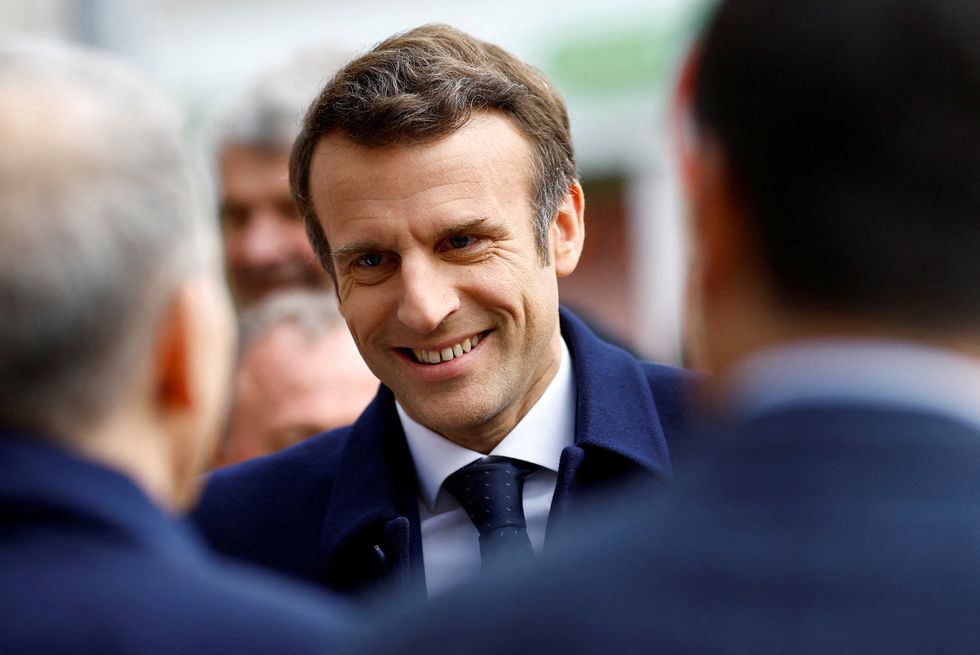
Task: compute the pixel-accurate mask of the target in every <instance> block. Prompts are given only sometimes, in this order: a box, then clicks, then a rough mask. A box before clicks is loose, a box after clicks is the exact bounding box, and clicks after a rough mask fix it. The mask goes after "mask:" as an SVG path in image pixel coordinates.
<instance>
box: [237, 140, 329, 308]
mask: <svg viewBox="0 0 980 655" xmlns="http://www.w3.org/2000/svg"><path fill="white" fill-rule="evenodd" d="M288 164H289V150H288V149H284V150H281V151H270V150H265V149H261V148H250V147H246V146H239V145H230V146H227V147H226V148H225V149H224V150H223V151H222V154H221V207H220V213H221V226H222V234H223V238H224V245H225V258H226V265H227V270H228V277H229V281H230V282H231V285H232V289H233V291H234V295H235V299H236V302H237V303H238V305H239V307H246V306H248V305H251V304H253V303H254V302H256V301H257V300H260V299H262V298H263V297H265V296H267V295H268V294H269V293H271V292H274V291H278V290H282V289H291V288H309V289H326V288H329V287H330V282H329V278H328V277H327V275H326V273H325V272H324V271H323V270H322V268H321V267H320V265H319V263H318V262H317V259H316V256H315V255H314V254H313V250H312V249H311V247H310V244H309V241H308V240H307V238H306V230H305V228H304V227H303V219H302V218H301V217H300V215H299V213H298V212H297V210H296V205H295V203H294V202H293V197H292V195H291V194H290V191H289V179H288Z"/></svg>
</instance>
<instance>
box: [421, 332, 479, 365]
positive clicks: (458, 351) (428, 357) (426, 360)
mask: <svg viewBox="0 0 980 655" xmlns="http://www.w3.org/2000/svg"><path fill="white" fill-rule="evenodd" d="M478 343H480V337H479V335H473V336H472V337H470V338H468V339H463V341H462V342H461V343H457V344H455V345H453V346H450V347H449V348H443V349H442V350H412V353H414V354H415V359H416V360H418V361H419V362H422V363H423V364H439V363H441V362H448V361H450V360H452V359H454V358H456V357H462V356H463V355H464V354H466V353H468V352H469V351H471V350H473V349H474V348H476V344H478Z"/></svg>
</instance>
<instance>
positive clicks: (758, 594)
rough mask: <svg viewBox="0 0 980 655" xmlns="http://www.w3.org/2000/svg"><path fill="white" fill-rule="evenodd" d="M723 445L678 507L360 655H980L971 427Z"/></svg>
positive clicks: (724, 440)
mask: <svg viewBox="0 0 980 655" xmlns="http://www.w3.org/2000/svg"><path fill="white" fill-rule="evenodd" d="M712 438H713V440H714V443H713V444H712V452H711V454H710V455H709V456H707V458H706V460H705V462H704V463H703V467H702V468H700V469H699V470H698V471H697V472H691V471H689V472H688V473H689V474H688V475H686V476H685V478H684V479H683V480H680V481H678V484H676V485H675V486H673V487H672V489H671V492H670V494H669V498H666V499H664V498H661V499H659V501H646V502H642V501H636V500H634V501H633V502H630V503H628V504H626V505H625V506H623V507H621V508H620V509H619V510H617V513H615V514H614V515H615V518H614V519H613V520H612V521H610V522H609V523H607V524H603V525H602V526H592V528H593V529H592V534H591V535H583V536H582V537H581V538H579V539H577V540H572V541H573V545H571V546H569V547H568V548H567V549H566V550H565V551H564V552H562V553H561V554H560V555H558V556H556V557H555V558H554V559H552V560H551V561H548V562H545V563H543V565H542V567H540V568H539V569H538V571H537V572H535V573H534V574H528V573H525V572H522V571H518V572H514V573H512V575H510V576H506V577H501V578H496V579H494V580H492V581H490V583H491V584H490V585H489V586H488V587H470V588H467V589H465V590H461V592H460V593H451V594H447V595H446V596H444V597H440V598H437V599H435V600H434V601H433V604H432V605H431V606H429V607H426V608H423V609H410V610H409V609H406V610H405V613H401V612H399V613H398V615H397V616H396V617H394V618H390V619H389V622H388V623H387V625H385V626H384V627H383V628H381V627H374V628H373V629H372V630H371V634H372V637H371V639H370V643H363V644H360V645H359V646H358V647H356V648H354V649H353V652H357V653H382V652H383V653H466V654H467V655H473V654H478V653H501V652H508V653H520V652H527V653H541V652H555V653H597V652H603V653H647V652H657V653H678V652H684V653H728V652H731V653H767V654H768V653H889V654H894V653H940V652H941V653H980V429H978V427H977V426H976V425H972V424H968V423H965V422H961V421H960V420H958V419H955V418H952V417H947V416H945V415H940V414H935V413H927V412H924V411H916V410H912V409H904V410H903V409H897V408H894V407H886V406H874V405H867V404H866V405H841V406H833V405H821V404H810V405H801V406H797V407H792V408H784V409H782V410H780V411H773V412H771V413H768V414H766V415H764V416H758V417H757V418H754V419H752V420H750V421H746V422H743V423H738V424H736V425H732V426H728V427H725V428H722V429H717V430H713V431H712ZM665 500H666V501H669V502H663V501H665ZM597 535H600V536H597Z"/></svg>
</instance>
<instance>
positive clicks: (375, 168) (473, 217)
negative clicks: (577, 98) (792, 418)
mask: <svg viewBox="0 0 980 655" xmlns="http://www.w3.org/2000/svg"><path fill="white" fill-rule="evenodd" d="M290 179H291V183H292V185H293V188H294V191H295V195H296V198H297V202H298V204H299V206H300V209H301V211H302V213H303V214H304V216H305V218H306V221H307V228H308V231H309V233H310V236H311V239H312V242H313V244H314V247H315V248H316V250H317V252H318V254H319V256H320V259H321V261H322V263H323V265H324V266H325V267H326V268H327V270H328V271H329V272H330V273H331V275H332V276H333V277H334V279H335V282H336V285H337V295H338V298H339V301H340V311H341V313H342V314H343V315H344V318H345V319H346V321H347V325H348V326H349V327H350V330H351V333H352V335H353V337H354V341H355V342H356V343H357V346H358V349H359V350H360V352H361V354H362V355H363V356H364V359H365V361H366V362H367V364H368V366H369V367H370V368H371V370H372V371H373V372H374V374H375V375H377V376H378V378H379V379H380V380H381V381H382V382H383V383H384V385H383V386H382V387H381V390H380V391H379V393H378V395H377V397H376V398H375V400H374V401H373V402H372V403H371V404H370V405H369V406H368V408H367V409H366V410H365V411H364V412H363V413H362V414H361V416H360V418H358V420H357V422H356V423H355V424H354V425H353V426H352V427H351V428H348V429H344V430H342V431H338V432H335V433H328V434H326V435H322V436H319V437H315V438H313V439H308V440H306V441H304V442H303V443H301V444H298V445H297V446H296V447H294V448H290V449H287V450H285V451H283V452H281V453H277V454H276V455H273V456H271V457H268V458H264V459H260V460H253V461H251V462H246V463H245V464H243V465H241V466H239V467H230V468H225V469H222V470H220V471H218V472H216V473H215V474H214V475H213V476H212V478H211V480H210V482H209V485H208V489H207V492H206V493H205V495H204V498H203V500H202V503H201V508H200V511H199V512H198V514H197V517H198V518H199V520H200V522H201V525H202V526H204V528H205V530H206V532H207V534H208V536H209V537H210V538H211V541H212V543H213V544H215V546H216V547H218V548H219V549H221V550H222V551H224V552H227V553H229V554H234V555H238V556H242V557H246V558H249V559H252V560H255V561H257V562H261V563H263V564H267V565H269V566H273V567H275V568H278V569H280V570H284V571H288V572H290V573H293V574H295V575H298V576H301V577H304V578H309V579H313V580H317V581H318V582H321V583H323V584H325V585H328V586H330V587H331V588H333V589H337V590H343V591H344V592H345V593H350V594H365V593H368V592H371V591H376V590H379V589H382V590H393V589H411V590H412V592H413V593H415V594H416V596H418V597H423V598H424V597H425V595H426V594H430V595H431V594H436V593H440V592H442V591H445V590H446V589H449V588H451V587H453V586H456V585H459V584H462V583H464V582H466V581H468V580H471V579H472V578H474V577H476V576H478V575H480V574H481V573H489V574H492V573H493V572H494V571H495V570H497V567H498V566H500V565H501V564H502V563H503V561H505V560H507V559H510V558H516V559H525V558H528V559H529V558H532V557H533V556H534V555H535V554H536V553H540V552H542V551H543V550H545V549H546V548H548V547H550V544H552V543H556V542H558V541H560V540H561V532H562V529H563V526H564V525H565V524H574V523H575V522H577V521H579V520H581V517H582V516H583V514H587V513H588V512H587V509H586V507H587V504H588V502H587V499H588V498H589V497H590V496H591V495H592V494H594V493H595V492H596V491H597V490H599V489H605V488H608V487H609V486H611V485H614V484H617V483H622V482H623V481H624V480H626V479H629V478H630V477H632V476H643V477H648V478H651V479H654V480H657V481H658V482H666V481H667V480H669V479H670V477H671V474H672V472H673V470H674V466H675V464H677V463H678V462H679V461H680V453H682V452H683V446H684V437H685V436H686V433H685V432H684V428H685V416H684V412H683V401H682V397H683V395H684V390H685V387H686V383H687V382H688V375H687V374H686V373H685V372H684V371H679V370H676V369H672V368H669V367H666V366H657V365H653V364H647V363H643V362H639V361H637V360H636V359H635V358H633V357H632V356H630V355H629V354H627V353H625V352H624V351H622V350H620V349H618V348H615V347H613V346H610V345H609V344H607V343H605V342H603V341H601V340H600V339H599V338H598V337H596V336H595V335H594V334H593V333H592V332H591V331H590V330H589V329H588V328H587V327H586V326H585V325H584V324H583V323H582V322H581V321H579V320H578V319H577V318H576V317H575V316H574V315H572V314H571V313H570V312H567V311H565V310H562V309H560V308H559V300H558V278H560V277H563V276H566V275H569V274H571V273H572V271H574V270H575V267H576V265H577V263H578V259H579V254H580V253H581V250H582V245H583V242H584V239H585V225H584V209H585V207H584V202H585V201H584V198H583V194H582V187H581V185H580V184H579V182H578V178H577V173H576V170H575V162H574V157H573V151H572V144H571V135H570V131H569V125H568V116H567V112H566V111H565V105H564V101H563V100H562V98H561V96H560V95H559V94H558V93H557V91H556V90H555V89H554V87H553V86H552V85H551V84H550V83H549V82H548V80H547V79H545V77H544V76H543V75H542V74H541V73H540V72H539V71H538V70H537V69H535V68H533V67H532V66H529V65H528V64H526V63H524V62H522V61H520V60H519V59H517V58H516V57H514V56H512V55H511V54H509V53H507V52H505V51H503V50H502V49H500V48H498V47H496V46H494V45H492V44H489V43H485V42H483V41H480V40H478V39H475V38H473V37H472V36H470V35H468V34H464V33H462V32H459V31H457V30H454V29H452V28H449V27H446V26H438V25H435V26H424V27H420V28H416V29H413V30H410V31H408V32H406V33H404V34H399V35H396V36H393V37H391V38H389V39H387V40H386V41H384V42H382V43H380V44H379V45H377V46H376V47H375V48H373V49H372V50H371V51H370V52H368V53H366V54H365V55H363V56H361V57H359V58H357V59H355V60H354V61H352V62H351V63H350V64H348V65H347V66H346V67H344V69H343V70H342V71H341V72H340V73H338V75H337V76H336V77H335V78H334V79H333V80H332V81H331V82H330V83H329V84H327V86H326V87H324V90H323V91H322V92H321V94H320V95H319V96H318V97H317V99H316V100H315V101H314V102H313V105H312V106H311V109H310V111H309V112H308V114H307V117H306V119H305V121H304V127H303V131H302V133H301V135H300V137H299V138H298V139H297V142H296V146H295V148H294V150H293V156H292V160H291V163H290ZM678 466H679V465H678ZM475 477H482V478H486V479H485V480H483V479H481V480H480V481H479V484H476V482H477V481H476V480H474V479H472V478H475ZM468 481H469V482H473V483H474V484H467V482H468ZM479 491H482V493H477V492H479Z"/></svg>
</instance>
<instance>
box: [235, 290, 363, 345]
mask: <svg viewBox="0 0 980 655" xmlns="http://www.w3.org/2000/svg"><path fill="white" fill-rule="evenodd" d="M282 325H289V326H292V327H295V328H296V329H298V330H299V331H300V332H302V333H303V334H304V335H306V336H307V337H308V338H310V339H318V338H319V337H321V336H323V335H325V334H327V333H328V332H330V331H331V330H334V329H336V328H338V327H340V326H345V323H344V317H343V316H341V314H340V310H339V309H338V308H337V298H336V297H335V296H334V295H333V294H331V293H324V292H322V291H307V290H295V291H284V292H281V293H274V294H272V295H271V296H269V297H267V298H266V299H264V300H262V301H261V302H259V303H258V304H256V305H254V306H253V307H251V308H249V309H247V310H246V311H245V312H243V313H242V315H241V317H240V319H239V331H238V334H239V341H238V357H239V359H241V358H242V357H244V356H245V353H246V352H248V349H249V348H250V347H251V346H252V344H254V343H255V342H256V341H258V340H259V339H261V338H262V337H264V336H265V335H267V334H269V333H270V332H272V331H273V330H274V329H276V328H278V327H280V326H282Z"/></svg>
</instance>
